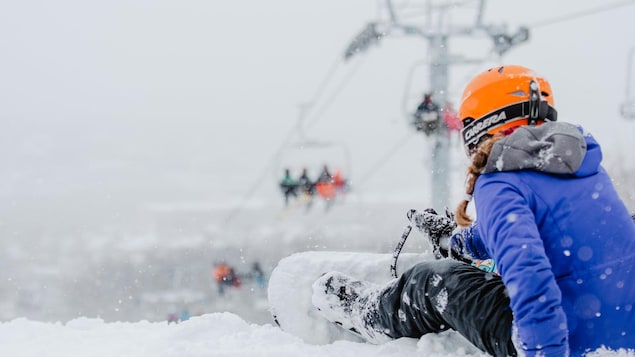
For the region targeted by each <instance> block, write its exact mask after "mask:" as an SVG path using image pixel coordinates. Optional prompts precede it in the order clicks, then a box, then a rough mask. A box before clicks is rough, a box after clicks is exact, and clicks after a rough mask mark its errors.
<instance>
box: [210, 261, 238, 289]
mask: <svg viewBox="0 0 635 357" xmlns="http://www.w3.org/2000/svg"><path fill="white" fill-rule="evenodd" d="M213 274H214V280H215V281H216V286H217V287H218V293H219V294H220V295H223V294H224V293H225V288H226V287H230V286H233V285H234V281H233V277H232V274H233V269H232V268H230V267H229V265H227V264H226V263H224V262H221V263H218V264H216V266H215V267H214V272H213Z"/></svg>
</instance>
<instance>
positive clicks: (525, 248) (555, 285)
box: [466, 123, 635, 356]
mask: <svg viewBox="0 0 635 357" xmlns="http://www.w3.org/2000/svg"><path fill="white" fill-rule="evenodd" d="M547 124H550V123H547ZM547 124H544V125H541V126H540V127H538V128H542V127H545V126H546V125H547ZM554 124H555V123H554ZM563 124H566V123H559V124H558V125H563ZM566 125H570V124H566ZM547 129H549V127H545V128H543V130H547ZM559 129H560V127H558V126H554V128H551V129H549V130H552V131H553V130H556V131H557V130H559ZM576 132H578V133H579V132H580V131H578V130H577V129H576ZM515 134H516V132H514V134H512V135H515ZM521 135H522V134H521ZM578 135H579V136H580V138H581V139H580V140H581V141H582V145H581V147H582V150H583V152H582V155H581V156H580V160H579V161H580V162H579V163H576V164H574V165H573V168H572V169H571V172H570V173H566V170H565V171H560V172H559V171H558V170H556V171H555V172H557V173H553V172H551V173H547V172H545V170H544V168H545V167H546V166H545V165H544V162H542V163H538V164H536V165H534V166H532V165H528V166H523V165H525V164H526V162H527V160H525V159H521V160H519V161H518V162H521V166H519V167H510V163H511V160H508V159H509V158H507V157H505V156H504V155H503V156H501V157H500V158H499V159H498V161H497V163H493V164H492V165H490V169H489V170H488V171H489V173H485V174H482V175H481V176H480V177H479V178H478V179H477V182H476V185H475V189H474V200H475V206H476V214H477V221H476V222H475V224H474V226H473V227H472V231H471V232H466V233H467V234H466V238H467V241H466V248H467V250H468V251H469V252H470V253H471V254H472V255H473V256H474V257H475V258H480V259H484V258H488V257H491V258H493V259H494V260H495V261H496V263H497V265H498V270H499V273H500V275H501V276H502V278H503V282H504V283H505V286H506V288H507V290H508V292H509V295H510V300H511V308H512V311H513V312H514V323H515V325H516V327H517V329H518V337H519V338H520V341H521V346H522V348H523V349H524V350H525V353H526V354H527V355H528V356H533V355H535V354H536V353H538V352H540V353H542V354H544V355H545V356H565V355H566V353H567V350H570V352H571V355H573V356H578V355H581V354H582V353H584V351H585V350H587V351H588V350H595V349H597V348H599V347H601V346H603V345H604V346H606V347H609V348H612V349H618V348H635V306H633V305H635V224H634V223H633V221H632V219H631V216H630V215H629V213H628V211H627V209H626V207H625V206H624V204H623V202H622V201H621V199H620V198H619V196H618V194H617V193H616V191H615V189H614V187H613V184H612V182H611V179H610V177H609V176H608V174H607V173H606V171H605V170H604V169H603V168H602V167H601V165H600V162H601V160H602V152H601V149H600V146H599V145H598V143H597V142H596V141H595V139H594V138H593V137H591V136H590V135H588V134H585V135H580V134H578ZM530 136H531V135H530ZM510 137H511V136H510ZM506 139H507V138H505V139H503V140H506ZM512 139H513V138H512ZM539 139H540V138H539ZM520 141H522V140H520ZM548 141H549V140H546V141H545V140H543V139H540V140H538V142H539V144H540V145H543V144H544V145H546V146H549V145H551V144H549V143H547V144H545V142H548ZM499 143H501V142H499ZM511 143H512V145H511V146H513V144H514V142H513V140H512V142H511ZM534 144H535V143H534ZM497 145H498V144H497ZM506 145H507V146H506ZM511 146H510V142H509V141H508V142H506V143H502V144H501V145H499V149H501V148H502V150H503V151H504V150H505V149H506V148H510V147H511ZM529 147H531V148H535V147H534V146H532V144H530V145H529ZM492 153H494V150H493V151H492ZM523 153H524V154H526V153H527V150H525V151H524V152H523ZM545 153H547V154H549V155H545ZM562 153H566V154H563V155H569V151H568V150H563V151H562ZM499 154H500V153H499ZM497 155H498V154H497ZM535 155H536V156H537V157H538V156H539V157H541V159H544V157H545V156H550V152H549V150H546V151H545V150H542V151H540V150H537V151H536V153H535ZM512 156H513V155H512ZM503 158H504V159H503ZM551 158H552V157H550V159H551ZM494 159H496V158H494ZM494 159H493V158H492V156H490V161H493V160H494ZM515 159H518V158H517V157H516V158H515ZM505 160H507V161H506V162H505ZM558 160H560V158H558ZM552 161H553V160H552ZM556 161H557V160H556ZM561 161H562V160H561ZM488 163H489V161H488ZM576 166H577V167H576ZM546 171H548V172H549V170H546ZM470 233H471V234H470Z"/></svg>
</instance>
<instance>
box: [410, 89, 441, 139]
mask: <svg viewBox="0 0 635 357" xmlns="http://www.w3.org/2000/svg"><path fill="white" fill-rule="evenodd" d="M413 125H414V127H415V129H416V130H417V131H423V132H424V133H425V134H426V135H430V134H431V133H432V132H434V131H436V130H437V129H438V127H439V106H438V105H437V104H436V103H435V102H433V101H432V93H426V94H424V96H423V100H422V101H421V103H420V104H419V106H417V110H416V112H415V113H414V115H413Z"/></svg>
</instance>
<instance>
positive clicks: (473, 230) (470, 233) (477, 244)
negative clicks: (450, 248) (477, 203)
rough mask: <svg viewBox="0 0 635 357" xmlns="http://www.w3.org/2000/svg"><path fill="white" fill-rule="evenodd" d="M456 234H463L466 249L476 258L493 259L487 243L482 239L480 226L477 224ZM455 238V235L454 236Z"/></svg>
mask: <svg viewBox="0 0 635 357" xmlns="http://www.w3.org/2000/svg"><path fill="white" fill-rule="evenodd" d="M454 234H455V235H462V238H463V241H464V245H465V251H466V252H467V253H468V254H469V255H470V256H471V257H472V258H474V259H491V258H492V257H491V256H490V255H489V253H487V250H486V249H485V244H484V243H483V240H482V239H481V234H480V233H479V232H478V228H477V226H476V225H475V224H473V225H471V226H469V227H467V228H465V229H462V230H461V231H460V232H456V233H454ZM452 238H453V239H454V237H452Z"/></svg>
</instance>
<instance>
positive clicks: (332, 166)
mask: <svg viewBox="0 0 635 357" xmlns="http://www.w3.org/2000/svg"><path fill="white" fill-rule="evenodd" d="M325 169H327V170H328V171H329V173H330V175H331V177H330V180H328V181H327V182H322V181H321V180H320V176H321V175H322V172H323V170H325ZM287 170H289V173H290V175H291V178H292V179H293V180H296V181H300V180H299V179H300V175H301V174H302V172H303V171H304V170H306V173H307V175H308V181H309V182H308V186H307V185H306V184H302V183H301V182H296V184H297V185H298V186H296V189H295V191H296V195H297V196H296V197H297V198H299V199H300V202H303V203H304V204H305V206H306V208H307V209H308V208H310V207H311V206H312V203H313V201H314V198H317V197H320V198H322V199H323V200H324V201H325V202H326V203H327V205H326V207H327V209H328V208H329V207H331V205H332V204H333V202H334V201H335V200H337V198H338V197H339V196H340V195H341V194H343V193H345V192H347V191H348V189H349V188H350V182H351V181H350V174H351V159H350V152H349V150H348V147H347V146H346V145H345V144H344V143H339V142H329V141H318V140H310V139H307V138H306V137H304V136H302V135H301V140H299V141H297V142H295V143H292V144H289V145H287V146H286V147H285V148H284V149H283V150H282V151H281V153H280V156H279V162H278V165H277V170H276V172H275V174H276V180H277V182H278V184H280V183H281V178H282V177H283V175H284V174H285V172H286V171H287ZM282 187H283V186H281V188H282ZM283 189H286V188H283ZM285 202H286V204H289V196H288V195H287V194H286V193H285Z"/></svg>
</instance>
